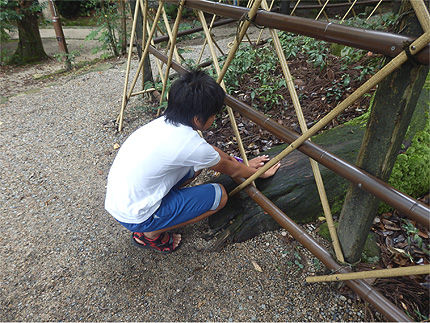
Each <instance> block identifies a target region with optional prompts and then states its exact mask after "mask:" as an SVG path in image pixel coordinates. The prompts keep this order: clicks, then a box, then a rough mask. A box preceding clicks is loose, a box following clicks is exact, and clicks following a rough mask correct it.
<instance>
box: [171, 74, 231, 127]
mask: <svg viewBox="0 0 430 323" xmlns="http://www.w3.org/2000/svg"><path fill="white" fill-rule="evenodd" d="M224 98H225V92H224V90H223V89H222V87H221V86H219V84H217V83H216V82H215V80H214V79H213V78H212V77H210V76H209V75H207V74H206V73H205V72H203V71H198V70H196V71H191V72H189V73H186V74H185V75H183V76H181V78H179V79H178V80H176V81H175V82H174V83H173V84H172V86H171V87H170V91H169V100H168V104H167V109H166V111H165V112H164V115H165V117H166V120H167V121H169V122H170V123H172V124H174V125H178V123H181V124H183V125H186V126H190V127H192V128H195V125H194V123H193V119H194V117H195V116H196V117H197V118H198V119H199V121H200V122H202V123H206V122H207V120H208V119H209V118H210V117H211V116H213V115H215V114H217V113H219V112H220V111H221V109H222V107H223V104H224Z"/></svg>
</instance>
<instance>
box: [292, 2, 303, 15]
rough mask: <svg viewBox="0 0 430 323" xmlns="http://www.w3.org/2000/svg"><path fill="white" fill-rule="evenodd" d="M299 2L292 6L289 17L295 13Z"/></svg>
mask: <svg viewBox="0 0 430 323" xmlns="http://www.w3.org/2000/svg"><path fill="white" fill-rule="evenodd" d="M300 1H301V0H297V2H296V5H295V6H294V8H293V10H292V11H291V13H290V16H292V15H294V12H295V11H296V8H297V6H298V5H299V3H300Z"/></svg>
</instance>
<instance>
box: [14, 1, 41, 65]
mask: <svg viewBox="0 0 430 323" xmlns="http://www.w3.org/2000/svg"><path fill="white" fill-rule="evenodd" d="M18 4H19V8H18V9H17V11H18V13H19V14H21V15H22V18H21V19H18V20H17V26H18V34H19V42H18V48H17V49H16V51H15V53H14V54H13V56H12V58H11V61H10V63H12V64H27V63H32V62H39V61H42V60H45V59H48V58H49V57H48V55H46V53H45V51H44V49H43V44H42V38H41V37H40V32H39V25H38V19H37V14H36V13H34V12H33V11H32V10H31V9H30V7H31V6H33V5H34V1H33V0H21V1H18ZM36 4H37V2H36Z"/></svg>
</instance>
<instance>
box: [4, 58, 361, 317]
mask: <svg viewBox="0 0 430 323" xmlns="http://www.w3.org/2000/svg"><path fill="white" fill-rule="evenodd" d="M124 71H125V60H124V59H119V60H112V61H110V62H108V63H104V64H102V65H99V66H98V70H96V71H89V72H86V73H84V74H82V73H80V74H76V75H73V74H72V75H69V76H65V77H60V78H57V79H56V80H55V81H54V82H49V81H43V82H39V83H37V84H36V85H31V86H30V87H27V89H29V88H31V89H32V90H31V91H28V92H25V91H24V90H25V88H23V87H22V85H21V87H20V88H19V90H18V89H13V90H12V89H10V88H9V90H7V87H6V86H5V85H7V84H9V83H10V82H11V79H12V78H15V79H16V75H14V74H13V73H9V74H7V75H6V74H5V75H3V76H2V80H1V81H2V93H1V95H2V96H4V97H5V96H6V97H9V99H8V101H7V102H6V103H2V104H1V105H0V108H1V111H2V114H1V115H2V116H1V119H0V187H1V190H0V214H1V236H0V239H1V240H0V241H1V245H0V250H1V251H0V255H1V258H0V275H1V285H0V320H1V321H332V320H335V321H363V320H364V312H365V310H364V308H365V305H364V304H363V303H360V302H357V301H355V300H351V299H349V298H346V297H345V296H343V295H341V294H340V293H339V291H338V290H337V285H336V284H327V283H324V284H318V285H317V284H314V285H306V284H305V283H304V279H305V277H306V276H307V275H309V274H312V273H314V272H322V271H323V268H322V265H320V264H319V263H318V262H316V261H315V259H314V258H313V257H312V256H311V255H310V253H309V252H307V251H306V250H305V249H304V248H303V247H301V246H299V245H298V243H297V242H295V241H293V240H291V239H290V238H288V236H286V237H285V236H283V235H282V234H281V230H280V231H277V232H272V233H265V234H263V235H261V236H259V237H256V238H254V239H252V240H250V241H247V242H244V243H239V244H234V245H230V246H227V247H226V248H225V249H224V250H223V251H221V252H212V251H210V250H209V249H208V248H209V247H210V246H211V243H212V241H206V240H205V239H204V236H205V235H204V232H205V231H206V230H207V229H208V228H207V222H206V221H203V222H201V223H198V224H195V225H192V226H189V227H187V228H184V229H182V230H180V232H181V233H182V234H183V245H182V247H181V249H179V250H178V251H177V252H175V253H173V254H171V255H167V256H166V255H160V254H157V253H154V252H150V251H146V250H142V249H138V248H135V247H133V246H131V245H130V234H129V233H128V232H127V230H125V229H124V228H122V227H121V226H120V225H119V224H117V223H116V222H115V220H114V219H113V218H112V217H111V216H110V215H108V214H107V212H106V211H105V210H104V208H103V203H104V194H105V184H106V177H107V174H108V170H109V167H110V165H111V163H112V161H113V159H114V157H115V154H116V151H115V149H114V144H116V143H117V144H121V143H122V142H123V141H124V140H125V138H126V137H127V136H128V135H129V134H130V132H131V131H133V130H135V129H136V128H137V127H139V126H140V125H142V124H144V123H145V122H146V121H147V120H148V119H149V117H148V115H147V114H145V113H144V111H143V108H142V107H143V106H144V104H143V103H142V102H140V101H138V100H137V99H136V100H133V101H132V102H131V104H130V105H129V106H128V107H127V112H126V120H125V131H124V132H123V133H122V134H119V133H117V132H116V130H115V128H114V123H113V121H114V120H115V118H116V116H117V113H118V111H119V107H120V98H121V93H122V89H123V80H124V75H125V72H124ZM42 85H43V87H42ZM19 91H21V94H19V95H14V96H11V95H12V94H16V93H18V92H19ZM23 91H24V92H23ZM3 101H4V100H3ZM3 101H2V102H3ZM309 228H311V227H309ZM312 233H313V232H312ZM299 257H300V259H299ZM296 261H297V263H299V264H300V265H303V267H304V268H303V269H301V268H300V267H299V265H298V264H297V263H296ZM253 262H255V263H257V264H258V265H259V266H260V267H261V269H262V272H259V271H257V270H256V269H255V266H254V265H253Z"/></svg>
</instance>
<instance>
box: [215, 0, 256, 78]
mask: <svg viewBox="0 0 430 323" xmlns="http://www.w3.org/2000/svg"><path fill="white" fill-rule="evenodd" d="M260 4H261V0H256V1H255V2H254V4H253V5H252V8H251V9H250V10H249V12H248V14H247V16H246V17H245V21H244V22H243V24H242V26H241V27H240V32H239V34H238V35H236V38H235V39H234V42H233V46H232V47H231V49H230V51H229V52H228V55H227V59H226V61H225V63H224V65H223V66H222V70H221V72H220V74H219V75H218V79H217V83H219V82H220V81H221V80H222V79H223V78H224V76H225V73H226V72H227V69H228V67H229V66H230V63H231V61H232V60H233V58H234V55H235V54H236V51H237V49H238V48H239V45H240V43H241V42H242V39H243V36H244V35H245V33H246V31H247V30H248V27H249V25H250V24H251V21H252V20H253V19H254V17H255V15H256V14H257V10H258V8H259V7H260Z"/></svg>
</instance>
